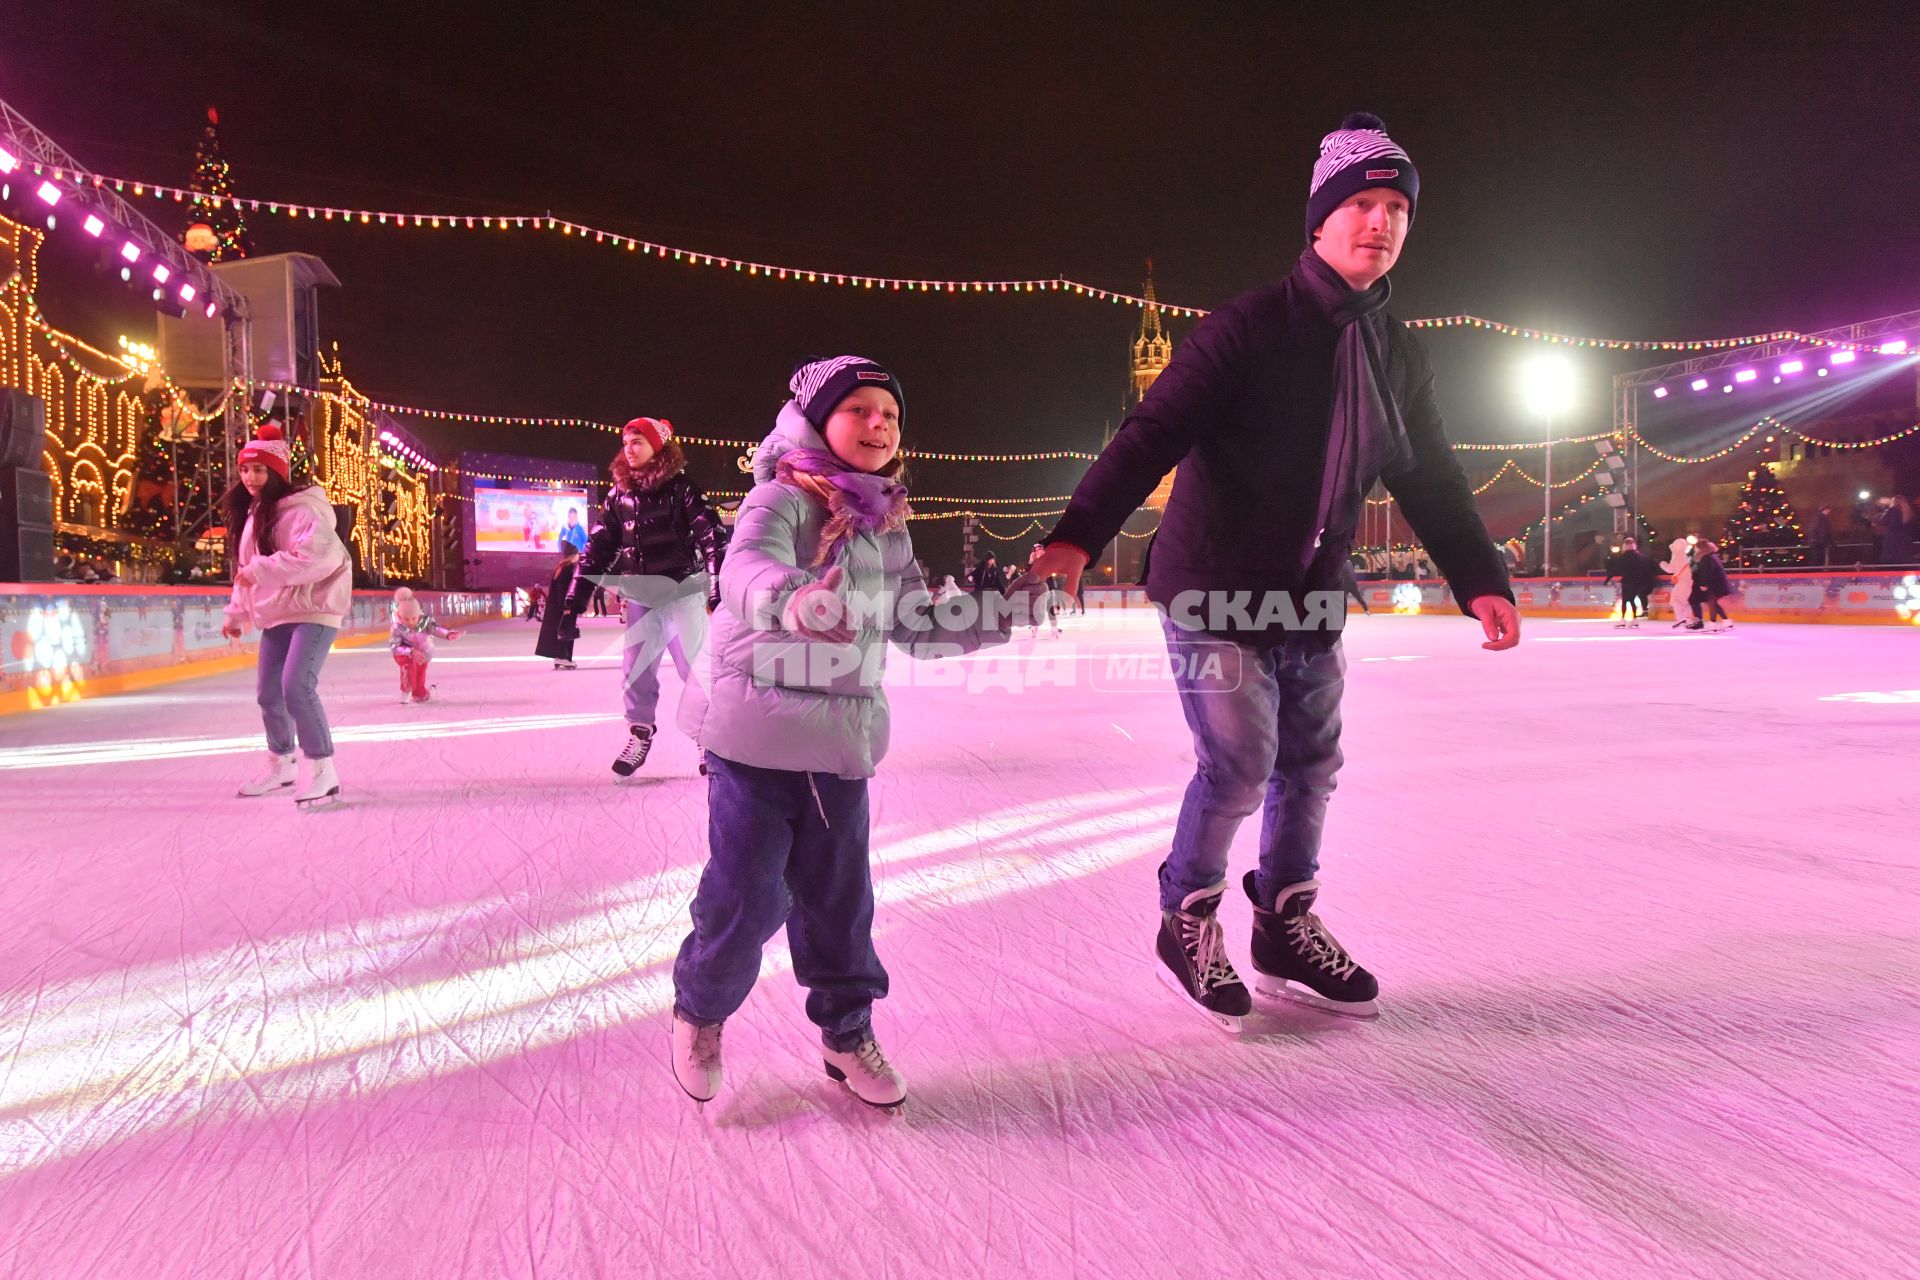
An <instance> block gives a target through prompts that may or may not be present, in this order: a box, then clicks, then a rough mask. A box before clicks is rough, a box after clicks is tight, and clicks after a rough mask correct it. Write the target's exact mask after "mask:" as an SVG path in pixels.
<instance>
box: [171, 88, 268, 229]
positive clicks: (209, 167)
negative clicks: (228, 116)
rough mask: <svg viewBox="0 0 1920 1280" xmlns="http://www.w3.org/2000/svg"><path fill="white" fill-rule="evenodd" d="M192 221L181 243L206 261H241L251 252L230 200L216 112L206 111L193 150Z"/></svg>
mask: <svg viewBox="0 0 1920 1280" xmlns="http://www.w3.org/2000/svg"><path fill="white" fill-rule="evenodd" d="M188 189H189V190H191V191H192V192H193V193H194V205H195V209H194V215H193V222H192V223H191V224H190V225H189V226H188V227H187V230H186V234H185V235H184V236H182V237H181V240H182V241H183V242H184V243H185V244H186V246H187V248H188V250H189V251H191V252H193V253H195V254H197V255H199V257H201V258H202V259H204V260H205V261H207V262H224V261H226V260H227V259H229V258H244V257H246V256H247V255H248V254H249V253H251V252H252V251H253V244H252V242H251V241H250V240H249V239H248V236H247V220H246V218H245V217H243V216H242V215H241V213H240V206H239V204H238V203H237V202H236V201H235V200H234V198H233V173H232V171H231V170H230V169H229V168H228V166H227V159H226V157H225V156H223V155H222V154H221V153H220V113H219V112H218V111H216V110H214V109H213V108H212V107H208V108H207V127H206V128H205V129H203V130H201V133H200V143H199V145H198V146H196V147H194V149H193V181H192V182H190V183H189V184H188Z"/></svg>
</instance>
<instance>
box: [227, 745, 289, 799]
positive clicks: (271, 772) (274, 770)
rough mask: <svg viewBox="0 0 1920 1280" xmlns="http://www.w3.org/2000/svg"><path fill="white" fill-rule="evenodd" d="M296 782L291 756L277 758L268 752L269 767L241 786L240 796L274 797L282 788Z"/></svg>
mask: <svg viewBox="0 0 1920 1280" xmlns="http://www.w3.org/2000/svg"><path fill="white" fill-rule="evenodd" d="M295 781H296V776H295V772H294V767H293V756H292V755H291V754H289V755H284V756H277V755H275V754H273V752H271V751H269V752H267V767H266V769H264V770H263V771H262V772H260V773H259V774H256V775H255V776H254V777H251V778H249V779H247V780H246V781H245V782H243V783H241V784H240V791H239V794H240V795H243V796H266V795H272V794H273V793H274V792H276V791H278V790H279V789H280V788H282V787H290V786H292V785H293V784H294V782H295Z"/></svg>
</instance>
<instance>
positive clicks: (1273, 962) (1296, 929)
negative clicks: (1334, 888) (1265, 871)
mask: <svg viewBox="0 0 1920 1280" xmlns="http://www.w3.org/2000/svg"><path fill="white" fill-rule="evenodd" d="M1242 885H1243V886H1244V887H1245V889H1246V891H1247V897H1248V898H1250V899H1252V901H1253V967H1254V970H1255V972H1256V974H1257V975H1258V976H1256V977H1255V978H1254V980H1253V989H1254V990H1255V991H1258V992H1259V993H1260V994H1261V995H1263V996H1272V997H1275V998H1278V999H1286V1000H1293V1001H1296V1002H1298V1003H1300V1004H1306V1005H1311V1006H1313V1007H1314V1008H1316V1009H1324V1010H1326V1011H1327V1012H1328V1013H1338V1014H1344V1015H1345V1016H1347V1017H1349V1018H1372V1017H1375V1016H1377V1015H1378V1014H1379V1012H1380V1007H1379V1005H1378V1004H1377V1003H1376V1000H1375V998H1376V997H1377V996H1378V995H1379V994H1380V984H1379V983H1378V982H1376V981H1374V978H1373V975H1372V974H1370V973H1368V972H1367V971H1366V970H1365V969H1362V968H1361V967H1360V966H1359V964H1357V963H1356V962H1355V961H1354V959H1353V957H1352V956H1350V955H1348V954H1347V953H1346V950H1345V949H1344V948H1342V947H1341V945H1340V944H1339V943H1338V942H1337V941H1335V940H1334V936H1333V935H1332V934H1331V933H1328V932H1327V926H1325V925H1324V924H1321V923H1320V917H1319V916H1316V915H1314V914H1313V900H1314V898H1315V897H1316V896H1318V894H1319V892H1320V882H1319V881H1318V880H1303V881H1301V882H1300V883H1299V884H1294V885H1288V886H1287V887H1286V888H1285V889H1282V890H1281V891H1280V896H1279V899H1278V900H1277V901H1276V902H1275V903H1274V904H1273V910H1272V911H1268V910H1265V909H1264V908H1262V907H1261V905H1260V900H1259V899H1258V898H1257V897H1255V896H1254V873H1253V872H1251V871H1249V872H1247V877H1246V879H1245V880H1244V881H1242Z"/></svg>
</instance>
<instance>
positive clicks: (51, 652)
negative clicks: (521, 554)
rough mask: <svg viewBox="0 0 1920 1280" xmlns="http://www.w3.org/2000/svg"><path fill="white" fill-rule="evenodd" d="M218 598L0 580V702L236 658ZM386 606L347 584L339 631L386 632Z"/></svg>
mask: <svg viewBox="0 0 1920 1280" xmlns="http://www.w3.org/2000/svg"><path fill="white" fill-rule="evenodd" d="M227 598H228V593H227V591H226V590H225V589H224V588H211V589H209V588H200V587H147V586H115V585H101V586H81V585H78V584H71V583H33V584H27V585H12V584H0V712H3V711H7V710H17V709H20V708H22V707H26V708H32V707H45V706H53V705H55V704H58V703H61V702H72V701H76V700H78V699H80V698H82V697H85V696H87V695H88V694H89V693H91V692H111V691H112V690H113V688H114V686H115V683H116V681H117V680H118V679H119V678H121V677H126V676H129V675H132V674H134V673H138V672H148V671H154V670H156V669H163V668H170V667H179V668H181V669H182V671H181V672H180V674H193V672H194V668H196V667H205V668H206V669H209V670H218V669H220V664H221V663H222V662H223V661H224V660H228V659H234V658H239V659H245V658H246V656H247V655H248V654H250V653H251V652H252V651H253V648H254V646H255V644H257V643H258V641H259V635H258V633H256V632H251V631H250V632H248V633H247V634H246V636H244V637H243V638H241V639H240V640H228V639H227V638H226V637H225V636H223V635H221V634H220V627H221V625H222V624H223V623H224V622H225V620H226V619H225V615H224V613H223V612H222V607H223V606H224V605H225V604H226V602H227ZM420 601H421V603H422V604H423V605H424V606H425V607H426V609H427V611H428V612H430V613H432V614H433V615H434V616H435V617H437V618H439V619H441V620H442V621H451V620H454V619H461V620H475V619H485V618H502V617H512V616H513V609H514V602H513V596H512V594H511V593H502V592H435V591H423V592H421V593H420ZM392 611H393V595H392V593H391V592H386V591H356V592H354V593H353V606H352V610H351V611H350V613H349V614H348V616H347V619H346V625H345V626H343V627H342V628H341V635H342V636H343V637H354V636H378V635H385V634H386V632H387V628H388V627H389V625H390V624H391V617H392ZM145 678H146V677H143V679H145Z"/></svg>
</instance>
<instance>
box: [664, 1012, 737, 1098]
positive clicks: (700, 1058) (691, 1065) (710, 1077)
mask: <svg viewBox="0 0 1920 1280" xmlns="http://www.w3.org/2000/svg"><path fill="white" fill-rule="evenodd" d="M725 1025H726V1024H725V1023H724V1022H716V1023H715V1024H714V1025H712V1026H710V1027H696V1026H694V1025H693V1024H692V1023H691V1022H688V1021H687V1020H686V1019H685V1018H682V1017H681V1016H680V1015H679V1014H677V1013H676V1014H674V1015H673V1078H674V1079H675V1080H677V1081H679V1082H680V1088H681V1090H682V1091H683V1092H685V1093H686V1095H687V1096H688V1097H689V1098H692V1099H693V1101H694V1105H695V1106H697V1107H699V1108H700V1109H701V1110H702V1111H704V1110H706V1108H707V1104H708V1103H709V1102H712V1101H713V1095H714V1094H716V1093H719V1092H720V1028H721V1027H724V1026H725Z"/></svg>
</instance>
